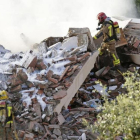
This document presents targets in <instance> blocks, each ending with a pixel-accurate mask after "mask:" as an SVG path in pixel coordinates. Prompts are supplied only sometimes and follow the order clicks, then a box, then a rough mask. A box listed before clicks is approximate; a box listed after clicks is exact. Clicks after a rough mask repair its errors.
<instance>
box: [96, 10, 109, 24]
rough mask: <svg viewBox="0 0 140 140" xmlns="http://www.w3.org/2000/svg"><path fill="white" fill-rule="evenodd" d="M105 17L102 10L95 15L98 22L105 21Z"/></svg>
mask: <svg viewBox="0 0 140 140" xmlns="http://www.w3.org/2000/svg"><path fill="white" fill-rule="evenodd" d="M106 18H107V16H106V14H105V13H104V12H101V13H99V14H98V15H97V19H98V20H99V22H101V23H103V22H104V21H105V19H106Z"/></svg>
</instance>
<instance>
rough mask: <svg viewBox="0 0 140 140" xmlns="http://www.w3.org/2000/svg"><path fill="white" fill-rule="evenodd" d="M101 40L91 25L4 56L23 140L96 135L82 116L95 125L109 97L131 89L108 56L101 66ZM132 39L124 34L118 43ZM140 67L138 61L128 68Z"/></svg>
mask: <svg viewBox="0 0 140 140" xmlns="http://www.w3.org/2000/svg"><path fill="white" fill-rule="evenodd" d="M121 31H122V30H121ZM122 32H123V31H122ZM98 43H100V41H98ZM98 43H96V42H95V44H94V42H93V39H92V37H91V34H90V31H89V29H88V28H70V29H69V33H68V36H67V37H65V38H62V37H49V38H47V39H45V40H43V41H42V42H41V43H40V44H35V45H34V46H33V47H34V50H33V51H32V50H30V51H28V52H26V53H22V52H20V53H18V54H12V53H11V52H7V53H5V54H3V55H2V56H1V58H0V59H1V63H0V65H1V68H0V80H1V81H0V88H1V90H6V91H7V92H8V97H9V100H10V102H9V103H8V104H10V105H12V107H13V112H14V123H13V128H14V132H15V133H16V136H17V137H18V139H19V140H52V139H57V140H93V139H96V137H97V135H98V134H93V133H91V131H89V130H87V129H86V127H85V126H84V125H83V121H82V119H83V118H84V119H86V120H87V121H88V122H90V123H91V124H94V122H95V121H96V116H97V114H98V113H100V112H101V107H102V106H103V104H104V98H103V97H104V96H107V97H108V100H113V99H115V98H116V96H118V95H119V94H121V93H124V94H125V93H127V91H126V89H125V88H123V83H124V82H125V81H124V79H123V75H122V74H121V73H120V72H118V71H117V70H112V69H111V65H112V64H110V62H111V61H108V60H110V59H108V58H107V57H106V55H103V56H102V59H100V61H102V63H101V64H100V66H98V65H99V64H98V61H96V57H97V56H98V51H95V50H97V48H96V47H95V46H98V45H99V44H98ZM97 44H98V45H97ZM126 44H127V42H126V40H125V39H124V35H122V39H121V40H120V41H119V43H118V44H117V46H122V48H123V49H124V47H125V46H124V45H126ZM106 60H107V61H106ZM95 61H96V64H94V63H95ZM93 68H94V69H93ZM134 68H136V69H137V70H139V71H140V69H139V66H137V65H134V64H131V65H129V67H127V69H128V70H129V71H131V72H134V70H135V69H134ZM102 85H103V86H104V87H103V86H102ZM5 119H6V118H5ZM0 121H1V122H2V121H3V122H4V121H5V120H2V119H1V120H0ZM6 126H7V127H8V124H6Z"/></svg>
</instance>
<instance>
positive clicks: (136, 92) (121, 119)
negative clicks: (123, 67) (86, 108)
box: [83, 72, 140, 140]
mask: <svg viewBox="0 0 140 140" xmlns="http://www.w3.org/2000/svg"><path fill="white" fill-rule="evenodd" d="M124 77H125V79H126V82H125V84H124V87H125V88H127V91H128V94H120V95H119V96H118V97H117V98H116V100H113V101H111V102H108V101H106V102H105V104H104V106H103V108H102V109H103V111H102V112H101V113H100V114H99V115H98V116H97V122H96V123H95V124H94V125H90V124H89V123H88V121H86V120H83V123H84V124H85V125H86V126H87V128H88V129H90V130H91V131H92V132H93V133H96V134H97V133H98V134H99V137H98V139H100V140H101V139H103V140H114V139H115V138H116V137H117V136H123V137H124V138H125V139H126V140H133V139H134V140H137V139H138V140H140V75H139V74H138V73H137V72H136V73H130V72H128V73H125V74H124Z"/></svg>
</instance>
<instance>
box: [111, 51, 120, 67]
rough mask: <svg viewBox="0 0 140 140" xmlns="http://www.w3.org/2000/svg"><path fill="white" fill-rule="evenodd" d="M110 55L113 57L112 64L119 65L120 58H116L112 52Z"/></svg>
mask: <svg viewBox="0 0 140 140" xmlns="http://www.w3.org/2000/svg"><path fill="white" fill-rule="evenodd" d="M112 56H113V58H114V61H113V64H114V66H115V65H120V59H117V58H116V56H115V54H114V53H112Z"/></svg>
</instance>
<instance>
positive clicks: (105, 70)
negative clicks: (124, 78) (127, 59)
mask: <svg viewBox="0 0 140 140" xmlns="http://www.w3.org/2000/svg"><path fill="white" fill-rule="evenodd" d="M109 70H110V67H109V66H107V67H106V68H105V69H104V70H103V72H102V74H101V76H104V75H106V74H107V73H108V71H109Z"/></svg>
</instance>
